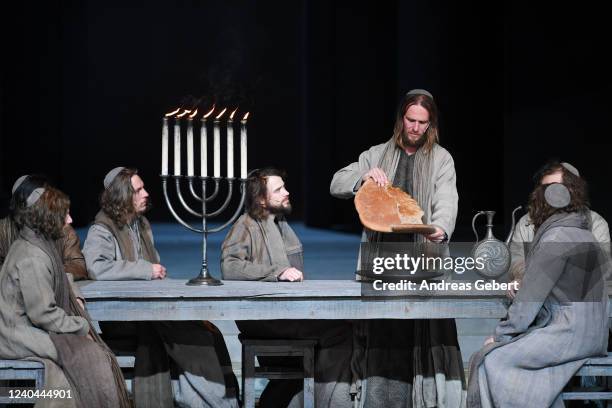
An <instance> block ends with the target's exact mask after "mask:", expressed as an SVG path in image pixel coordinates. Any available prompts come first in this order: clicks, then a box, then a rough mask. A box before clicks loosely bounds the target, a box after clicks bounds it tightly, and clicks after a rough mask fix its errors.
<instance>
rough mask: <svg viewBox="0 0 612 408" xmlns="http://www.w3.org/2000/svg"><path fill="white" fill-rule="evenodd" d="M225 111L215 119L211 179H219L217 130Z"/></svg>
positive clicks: (218, 130) (219, 131)
mask: <svg viewBox="0 0 612 408" xmlns="http://www.w3.org/2000/svg"><path fill="white" fill-rule="evenodd" d="M226 110H227V108H225V109H223V110H222V111H221V113H219V114H218V115H217V116H216V117H215V127H214V131H213V149H214V152H213V154H214V157H213V166H214V170H213V177H216V178H219V177H221V130H220V129H219V121H220V120H221V116H223V114H224V113H225V111H226Z"/></svg>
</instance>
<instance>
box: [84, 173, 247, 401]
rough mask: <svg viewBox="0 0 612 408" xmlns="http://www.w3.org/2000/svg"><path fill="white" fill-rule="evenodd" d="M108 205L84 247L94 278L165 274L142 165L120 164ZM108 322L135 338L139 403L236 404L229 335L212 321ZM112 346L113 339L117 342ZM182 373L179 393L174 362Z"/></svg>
mask: <svg viewBox="0 0 612 408" xmlns="http://www.w3.org/2000/svg"><path fill="white" fill-rule="evenodd" d="M100 206H101V210H100V212H99V213H98V214H97V215H96V218H95V221H94V224H93V225H92V226H91V227H90V229H89V232H88V234H87V239H86V240H85V244H84V246H83V254H84V255H85V262H86V264H87V269H88V271H89V274H90V276H91V277H92V279H96V280H134V279H147V280H149V279H164V278H165V277H166V268H165V267H164V266H163V265H162V264H161V263H160V258H159V254H158V252H157V250H156V249H155V245H154V241H153V232H152V230H151V225H150V224H149V221H148V220H147V219H146V217H145V216H144V213H145V212H146V211H147V209H148V208H149V193H147V191H146V190H145V187H144V182H143V181H142V179H141V178H140V176H139V175H138V173H137V171H136V170H135V169H130V168H124V167H116V168H114V169H112V170H111V171H110V172H109V173H108V174H107V175H106V177H105V178H104V190H103V192H102V195H101V197H100ZM103 323H104V322H102V323H101V328H102V333H103V335H104V336H105V338H108V339H129V340H135V341H136V343H137V344H136V347H137V348H136V363H135V366H134V371H135V387H134V388H135V400H136V401H135V402H136V406H137V407H172V406H173V405H174V402H175V403H176V404H177V405H178V406H181V407H211V408H217V407H230V408H233V407H237V406H238V400H237V381H236V378H235V376H234V374H233V372H232V370H231V361H230V358H229V353H228V352H227V348H226V346H225V343H224V340H223V336H222V335H221V333H220V332H219V330H218V329H217V328H216V327H214V326H213V325H212V324H210V323H209V322H198V321H193V322H176V321H160V322H130V323H105V324H103ZM110 343H111V345H112V341H111V342H110ZM171 365H172V367H173V368H176V369H177V371H178V372H179V381H178V387H177V389H176V392H175V395H174V402H173V395H172V387H171V384H170V366H171Z"/></svg>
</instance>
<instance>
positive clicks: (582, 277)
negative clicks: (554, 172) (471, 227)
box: [468, 172, 610, 407]
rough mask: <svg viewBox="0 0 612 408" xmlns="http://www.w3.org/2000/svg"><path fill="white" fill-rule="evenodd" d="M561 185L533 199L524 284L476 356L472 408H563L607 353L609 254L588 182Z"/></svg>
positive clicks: (569, 180) (569, 175)
mask: <svg viewBox="0 0 612 408" xmlns="http://www.w3.org/2000/svg"><path fill="white" fill-rule="evenodd" d="M562 181H563V182H562V183H552V184H550V185H547V186H546V187H545V188H543V186H539V185H538V186H536V188H535V190H534V191H533V193H532V194H531V197H530V201H529V216H530V218H531V220H532V221H533V224H534V229H535V234H534V236H533V240H532V241H533V242H532V245H531V248H530V250H529V252H528V253H527V256H526V257H525V259H526V262H525V265H526V267H525V274H524V277H523V285H522V287H521V289H520V290H519V292H518V295H517V296H516V299H515V300H514V301H513V303H512V305H511V306H510V308H509V309H508V314H507V317H506V319H505V320H502V321H501V322H499V324H498V325H497V327H496V329H495V333H494V336H492V337H490V338H488V339H487V340H486V341H485V344H484V346H483V348H482V349H481V350H480V351H479V352H477V353H475V354H474V356H472V359H471V367H470V381H469V383H468V384H469V386H468V387H469V388H468V406H470V407H492V406H496V407H498V406H499V407H526V406H529V407H532V406H533V407H551V406H554V407H562V406H564V404H563V400H562V396H561V392H562V390H563V387H564V386H565V385H566V384H567V382H568V381H569V380H570V379H571V378H572V377H573V376H574V374H575V373H576V371H578V369H579V368H580V367H581V366H582V364H583V363H584V362H585V361H586V360H587V359H588V358H589V357H595V356H601V355H605V354H606V346H607V342H608V322H607V318H608V316H607V315H608V313H607V309H608V291H607V287H606V285H605V280H604V276H606V275H607V274H608V273H609V272H610V271H609V269H610V262H609V255H608V254H607V253H606V251H604V250H603V248H601V245H600V244H599V243H598V242H597V240H596V238H595V236H594V235H593V232H591V230H590V227H591V225H590V220H589V218H590V217H589V209H588V207H587V203H588V197H587V189H586V183H585V182H584V180H583V179H581V178H580V177H578V176H577V175H576V174H574V173H573V172H564V174H563V179H562Z"/></svg>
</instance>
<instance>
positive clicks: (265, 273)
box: [221, 168, 352, 408]
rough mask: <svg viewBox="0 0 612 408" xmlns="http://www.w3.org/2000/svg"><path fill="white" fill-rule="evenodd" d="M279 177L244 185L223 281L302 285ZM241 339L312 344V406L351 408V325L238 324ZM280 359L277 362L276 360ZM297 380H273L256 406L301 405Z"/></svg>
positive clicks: (259, 177)
mask: <svg viewBox="0 0 612 408" xmlns="http://www.w3.org/2000/svg"><path fill="white" fill-rule="evenodd" d="M283 178H284V176H283V173H281V172H280V171H278V170H276V169H271V168H267V169H263V170H256V171H254V172H253V173H252V174H251V176H250V177H249V179H248V181H247V187H246V188H247V197H246V210H247V213H246V214H243V215H242V216H241V217H240V218H238V220H237V221H236V223H235V224H234V226H233V227H232V229H231V230H230V231H229V233H228V235H227V237H226V238H225V241H224V242H223V246H222V250H221V251H222V252H221V272H222V274H223V278H224V279H229V280H254V281H271V282H276V281H289V282H300V281H302V280H303V279H304V272H303V270H304V261H303V252H302V244H301V242H300V240H299V239H298V237H297V236H296V234H295V232H293V230H292V229H291V227H290V226H289V224H288V223H287V221H286V220H285V218H284V216H285V215H287V214H289V213H290V212H291V203H290V202H289V192H288V191H287V190H286V188H285V184H284V181H283ZM236 324H237V326H238V328H239V329H240V331H241V332H242V333H243V335H245V336H247V337H249V338H260V339H261V338H267V339H274V338H277V339H301V338H308V339H316V340H317V341H318V344H317V349H316V350H315V405H316V406H317V407H330V408H331V407H334V408H335V407H350V406H351V405H352V404H351V400H350V395H349V387H350V382H351V379H352V377H351V371H350V357H351V351H352V345H351V326H350V324H348V323H347V322H344V321H325V322H322V321H314V320H299V321H298V320H283V321H239V322H236ZM279 360H280V361H279ZM259 362H260V364H264V365H274V366H279V365H290V364H291V363H292V362H293V361H292V359H290V358H274V357H268V358H260V359H259ZM301 389H302V381H301V380H271V381H270V382H269V383H268V386H267V387H266V389H265V390H264V392H263V394H262V396H261V398H260V405H259V406H260V407H285V406H294V404H295V405H298V406H299V400H301V399H302V398H303V397H302V396H301V395H300V391H301Z"/></svg>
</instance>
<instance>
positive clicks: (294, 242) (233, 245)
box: [221, 214, 304, 281]
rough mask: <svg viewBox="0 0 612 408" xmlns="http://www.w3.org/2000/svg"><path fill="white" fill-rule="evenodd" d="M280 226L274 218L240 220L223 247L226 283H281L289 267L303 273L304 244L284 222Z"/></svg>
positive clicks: (245, 217) (222, 254)
mask: <svg viewBox="0 0 612 408" xmlns="http://www.w3.org/2000/svg"><path fill="white" fill-rule="evenodd" d="M277 225H278V226H277ZM277 225H276V224H275V222H274V217H268V218H266V219H265V220H263V221H256V220H254V219H253V218H251V216H249V215H248V214H243V215H242V216H241V217H240V218H238V220H237V221H236V222H235V223H234V225H233V226H232V228H231V229H230V231H229V232H228V234H227V236H226V237H225V240H224V241H223V245H222V247H221V274H222V275H223V279H227V280H261V281H278V275H280V274H281V273H283V272H284V271H285V270H286V269H287V268H289V267H290V266H295V267H296V268H297V269H299V270H300V271H302V272H303V269H304V268H303V265H304V259H303V251H302V243H301V242H300V240H299V239H298V237H297V235H295V232H293V229H291V227H290V226H289V224H288V223H287V222H286V221H285V220H282V219H281V220H279V221H278V224H277Z"/></svg>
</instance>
